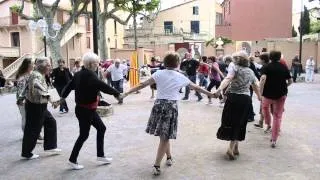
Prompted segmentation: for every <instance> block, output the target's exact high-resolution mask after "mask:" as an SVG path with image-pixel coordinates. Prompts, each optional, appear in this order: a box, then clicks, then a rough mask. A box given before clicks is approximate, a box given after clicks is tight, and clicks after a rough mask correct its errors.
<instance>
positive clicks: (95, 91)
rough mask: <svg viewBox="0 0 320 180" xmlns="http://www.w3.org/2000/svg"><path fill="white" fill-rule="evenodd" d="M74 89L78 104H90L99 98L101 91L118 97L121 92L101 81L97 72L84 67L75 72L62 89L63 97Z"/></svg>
mask: <svg viewBox="0 0 320 180" xmlns="http://www.w3.org/2000/svg"><path fill="white" fill-rule="evenodd" d="M72 90H75V101H76V104H90V103H93V102H95V101H96V100H97V96H98V95H99V92H100V91H102V92H104V93H106V94H110V95H114V96H115V97H118V96H119V95H120V93H119V92H118V91H117V90H116V89H114V88H112V87H110V86H109V85H107V84H106V83H105V82H103V81H101V80H100V79H99V78H98V76H97V74H96V73H95V72H93V71H90V70H88V69H85V68H82V70H81V71H79V72H77V73H75V75H74V77H73V78H72V80H71V81H70V82H69V83H68V84H67V85H66V86H65V87H64V89H63V90H62V95H61V97H62V98H66V97H67V96H68V95H69V94H70V92H71V91H72Z"/></svg>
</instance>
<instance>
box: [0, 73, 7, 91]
mask: <svg viewBox="0 0 320 180" xmlns="http://www.w3.org/2000/svg"><path fill="white" fill-rule="evenodd" d="M5 85H6V78H5V77H4V75H3V73H2V71H1V70H0V88H3V87H4V86H5Z"/></svg>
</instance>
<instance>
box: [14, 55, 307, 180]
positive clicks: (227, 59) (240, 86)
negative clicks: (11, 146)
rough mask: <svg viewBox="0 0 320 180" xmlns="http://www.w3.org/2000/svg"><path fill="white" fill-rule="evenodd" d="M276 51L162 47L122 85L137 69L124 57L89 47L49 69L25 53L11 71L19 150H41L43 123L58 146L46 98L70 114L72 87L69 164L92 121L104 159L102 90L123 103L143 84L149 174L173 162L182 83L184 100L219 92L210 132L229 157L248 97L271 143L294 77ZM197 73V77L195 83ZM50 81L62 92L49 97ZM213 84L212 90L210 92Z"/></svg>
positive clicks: (52, 146) (48, 141)
mask: <svg viewBox="0 0 320 180" xmlns="http://www.w3.org/2000/svg"><path fill="white" fill-rule="evenodd" d="M281 57H282V55H281V52H279V51H271V52H270V53H267V52H264V53H262V54H260V53H259V54H255V55H254V56H250V57H249V55H248V54H247V52H245V51H240V52H236V53H234V54H232V55H230V56H224V57H222V56H221V57H215V56H210V57H205V56H203V57H201V59H200V60H197V59H194V58H193V57H192V55H191V54H190V53H186V54H185V56H184V58H183V59H182V60H181V59H180V56H179V55H178V54H176V53H168V54H167V55H166V56H165V57H164V58H163V59H160V58H156V57H154V58H152V59H151V63H150V64H148V65H147V67H148V68H149V69H150V74H151V76H150V77H149V78H148V79H147V80H145V81H144V82H141V83H140V84H138V85H137V86H136V87H133V88H131V89H128V90H127V91H125V89H124V82H125V81H126V80H128V76H129V73H128V72H129V71H131V70H132V71H137V69H134V68H131V67H130V65H129V63H128V62H127V61H122V62H121V61H120V60H118V59H116V60H114V61H113V62H111V61H107V62H104V63H101V62H100V58H99V57H98V56H97V55H96V54H94V53H91V52H90V53H86V54H84V55H83V57H82V59H81V60H78V61H76V63H75V68H73V69H72V70H71V71H70V70H69V69H68V68H66V67H65V62H64V61H63V60H59V61H58V67H57V68H55V69H53V70H52V71H51V65H50V60H49V59H48V58H37V59H36V60H35V62H34V65H33V62H32V61H31V59H25V60H24V61H23V63H22V65H21V67H20V68H19V70H18V73H17V76H16V79H17V84H18V85H17V87H18V91H17V96H16V97H17V105H18V107H19V110H20V113H21V117H22V130H23V141H22V153H21V156H22V157H23V158H24V159H28V160H30V159H35V158H38V157H39V155H37V154H34V153H33V150H34V148H35V146H36V143H37V139H39V136H40V134H41V129H42V128H43V129H44V131H43V134H44V136H43V147H44V150H45V152H48V153H54V154H59V153H61V149H59V148H58V145H57V125H56V120H55V118H54V117H53V116H52V115H51V113H50V111H49V110H48V108H47V106H48V104H51V105H52V106H53V107H54V108H57V107H59V108H60V109H59V111H60V113H68V111H69V108H68V105H67V103H66V98H67V97H68V96H69V94H70V92H71V91H75V104H76V107H75V115H76V117H77V119H78V122H79V136H78V138H77V140H76V142H75V144H74V147H73V149H72V153H71V155H70V158H69V165H70V166H71V168H72V169H75V170H79V169H83V168H84V166H83V165H81V164H79V163H78V160H77V159H78V156H79V152H80V150H81V148H82V146H83V144H84V142H85V141H86V140H87V139H88V137H89V132H90V127H91V126H93V127H94V128H95V129H96V130H97V139H96V141H97V161H100V162H103V163H105V164H110V163H111V161H112V158H110V157H106V156H105V154H104V136H105V132H106V126H105V125H104V123H103V121H102V120H101V118H100V116H99V114H98V113H97V111H96V109H97V107H98V106H99V105H100V102H101V98H102V96H101V93H105V94H109V95H112V96H114V98H115V99H116V100H117V101H118V102H119V104H122V103H123V99H124V98H126V97H127V96H129V95H130V94H132V93H134V92H137V91H139V90H141V89H143V88H145V87H149V86H150V88H151V90H152V97H151V98H155V101H154V105H153V107H152V110H151V114H150V117H149V120H148V122H147V127H146V130H145V131H146V132H147V133H148V134H151V135H154V136H158V137H159V145H158V150H157V153H156V159H155V162H154V166H153V169H152V171H153V174H154V175H160V173H161V168H160V166H161V161H162V159H163V158H164V157H165V156H166V165H168V166H171V165H172V164H173V162H174V161H173V155H172V154H171V145H170V140H171V139H176V137H177V133H178V131H177V130H178V114H179V113H178V111H179V108H178V101H179V100H181V97H180V96H181V95H180V93H182V89H183V88H185V94H184V97H183V98H182V100H184V101H186V100H189V98H190V96H189V95H190V93H191V90H194V91H195V95H196V96H197V98H198V99H197V100H198V101H202V99H203V98H204V97H203V95H205V96H206V97H207V99H208V104H212V99H213V98H216V99H219V103H220V104H221V106H223V112H222V117H221V126H220V127H219V128H218V130H217V133H216V136H217V138H218V139H220V140H225V141H229V142H230V143H229V146H228V148H227V152H226V156H227V158H228V159H230V160H235V159H237V156H239V155H240V152H239V142H240V141H243V140H244V139H245V137H246V128H247V123H248V122H251V121H254V116H255V113H254V110H253V104H252V98H253V97H256V98H257V99H258V100H259V101H260V113H261V115H260V120H259V122H258V123H257V124H255V126H256V127H258V128H263V125H264V124H266V126H267V127H266V129H265V133H269V132H270V133H271V137H270V145H271V147H272V148H275V147H276V144H277V140H278V137H279V133H280V129H281V121H282V115H283V112H284V104H285V101H286V98H287V94H288V86H290V84H291V83H292V82H293V80H292V78H291V73H290V71H289V69H288V67H287V65H286V64H285V62H283V61H282V62H281ZM309 64H311V65H312V63H309ZM197 79H198V80H199V84H197V83H196V82H197ZM51 82H52V85H53V86H54V87H55V89H56V90H57V92H58V94H59V96H60V99H56V100H53V99H52V98H51V94H50V91H49V89H50V85H51ZM213 88H215V89H216V90H215V91H214V92H211V90H212V89H213ZM155 92H156V94H155ZM253 92H254V93H255V96H253Z"/></svg>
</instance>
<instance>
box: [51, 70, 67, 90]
mask: <svg viewBox="0 0 320 180" xmlns="http://www.w3.org/2000/svg"><path fill="white" fill-rule="evenodd" d="M51 77H52V80H53V81H54V82H53V86H54V87H57V86H59V87H64V86H65V85H66V84H67V83H68V82H69V81H70V80H71V79H72V74H71V73H70V71H69V69H68V68H63V70H61V69H60V68H59V67H58V68H55V69H53V70H52V73H51Z"/></svg>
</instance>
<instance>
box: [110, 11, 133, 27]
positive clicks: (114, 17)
mask: <svg viewBox="0 0 320 180" xmlns="http://www.w3.org/2000/svg"><path fill="white" fill-rule="evenodd" d="M132 15H133V13H130V14H129V16H128V17H127V19H126V20H125V21H124V20H122V19H120V18H119V17H118V16H116V15H115V14H110V15H109V18H112V19H114V20H116V21H117V22H118V23H120V24H122V25H127V24H128V22H129V20H130V18H131V17H132Z"/></svg>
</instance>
